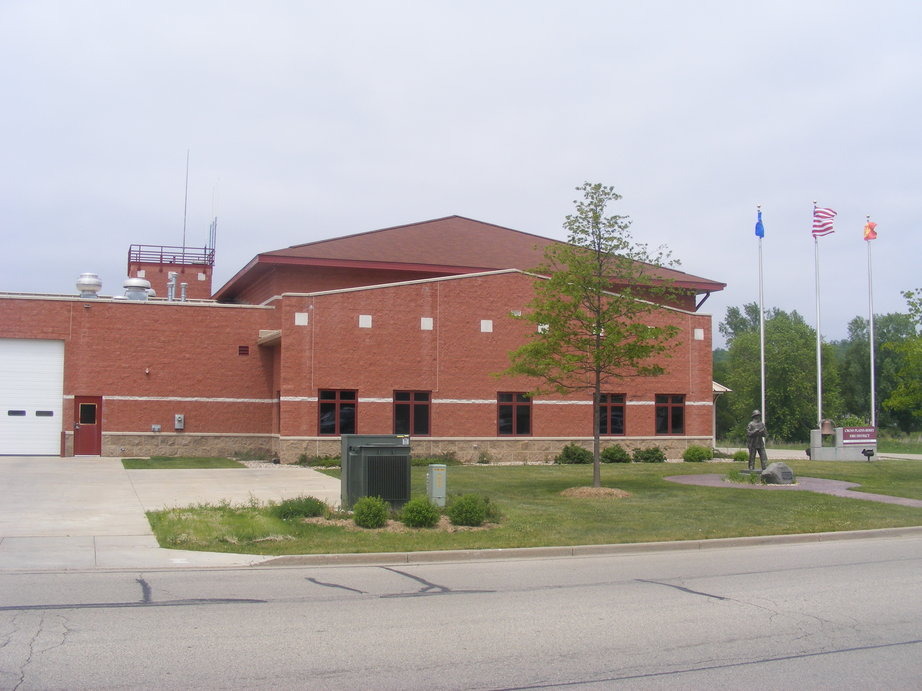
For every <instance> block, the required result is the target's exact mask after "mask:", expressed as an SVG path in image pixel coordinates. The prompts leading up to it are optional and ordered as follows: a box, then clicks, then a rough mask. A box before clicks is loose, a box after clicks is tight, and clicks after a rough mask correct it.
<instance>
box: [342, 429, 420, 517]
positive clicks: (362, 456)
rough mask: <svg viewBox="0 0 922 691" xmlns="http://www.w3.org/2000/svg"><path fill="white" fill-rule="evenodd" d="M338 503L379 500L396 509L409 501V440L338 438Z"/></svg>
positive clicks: (359, 436)
mask: <svg viewBox="0 0 922 691" xmlns="http://www.w3.org/2000/svg"><path fill="white" fill-rule="evenodd" d="M341 464H342V475H341V480H340V503H341V506H342V508H344V509H351V508H352V506H353V505H354V504H355V502H356V501H358V500H359V499H361V498H362V497H381V498H382V499H384V500H385V501H387V502H390V504H391V506H393V507H394V508H399V507H401V506H403V505H404V504H406V503H407V502H408V501H409V500H410V438H409V437H408V436H407V435H405V434H344V435H342V460H341Z"/></svg>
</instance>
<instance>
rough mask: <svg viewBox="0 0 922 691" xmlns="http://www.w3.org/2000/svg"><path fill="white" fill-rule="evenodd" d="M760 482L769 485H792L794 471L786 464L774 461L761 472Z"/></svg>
mask: <svg viewBox="0 0 922 691" xmlns="http://www.w3.org/2000/svg"><path fill="white" fill-rule="evenodd" d="M762 482H765V483H767V484H769V485H793V484H794V471H793V470H791V468H790V466H788V465H787V464H786V463H781V462H778V461H776V462H775V463H771V464H769V466H768V467H767V468H766V469H765V470H763V471H762Z"/></svg>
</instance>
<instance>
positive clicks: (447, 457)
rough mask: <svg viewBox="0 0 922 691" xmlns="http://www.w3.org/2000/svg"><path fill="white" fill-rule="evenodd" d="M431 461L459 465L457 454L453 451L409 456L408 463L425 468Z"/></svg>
mask: <svg viewBox="0 0 922 691" xmlns="http://www.w3.org/2000/svg"><path fill="white" fill-rule="evenodd" d="M433 463H441V464H442V465H461V461H459V460H458V456H457V454H455V452H454V451H448V452H446V453H440V454H436V455H435V456H420V457H418V458H417V457H412V458H410V465H411V466H413V467H414V468H419V467H423V468H425V467H426V466H427V465H432V464H433Z"/></svg>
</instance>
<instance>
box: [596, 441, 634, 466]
mask: <svg viewBox="0 0 922 691" xmlns="http://www.w3.org/2000/svg"><path fill="white" fill-rule="evenodd" d="M630 462H631V454H629V453H628V452H627V451H625V449H624V447H623V446H621V445H620V444H612V445H611V446H609V447H607V448H605V449H603V450H602V463H630Z"/></svg>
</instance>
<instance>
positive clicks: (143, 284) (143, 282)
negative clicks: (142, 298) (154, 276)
mask: <svg viewBox="0 0 922 691" xmlns="http://www.w3.org/2000/svg"><path fill="white" fill-rule="evenodd" d="M122 287H123V288H125V290H128V289H129V288H140V289H142V290H147V289H148V288H150V281H148V280H147V279H146V278H126V279H125V282H124V283H123V284H122Z"/></svg>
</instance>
